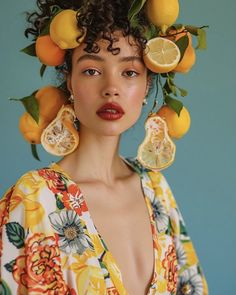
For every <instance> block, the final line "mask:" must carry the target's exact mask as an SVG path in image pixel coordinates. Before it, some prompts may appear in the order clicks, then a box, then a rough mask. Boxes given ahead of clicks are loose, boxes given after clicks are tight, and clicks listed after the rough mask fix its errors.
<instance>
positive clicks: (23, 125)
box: [19, 112, 49, 144]
mask: <svg viewBox="0 0 236 295" xmlns="http://www.w3.org/2000/svg"><path fill="white" fill-rule="evenodd" d="M48 124H49V122H47V121H45V120H43V119H42V118H39V123H38V124H37V123H36V121H35V120H34V119H33V118H32V117H31V115H30V114H29V113H28V112H25V113H24V114H23V115H22V116H21V117H20V121H19V129H20V132H21V133H22V135H23V137H24V138H25V140H26V141H28V142H29V143H32V144H33V143H34V144H38V143H40V137H41V134H42V132H43V130H44V128H45V127H46V126H47V125H48Z"/></svg>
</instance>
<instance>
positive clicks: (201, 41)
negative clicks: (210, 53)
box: [196, 29, 207, 49]
mask: <svg viewBox="0 0 236 295" xmlns="http://www.w3.org/2000/svg"><path fill="white" fill-rule="evenodd" d="M197 39H198V45H197V47H196V49H206V48H207V43H206V31H205V30H204V29H198V36H197Z"/></svg>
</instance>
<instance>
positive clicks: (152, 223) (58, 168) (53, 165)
mask: <svg viewBox="0 0 236 295" xmlns="http://www.w3.org/2000/svg"><path fill="white" fill-rule="evenodd" d="M121 159H122V160H123V161H124V162H125V164H127V165H128V166H129V167H130V168H131V169H132V170H133V171H134V172H135V173H137V174H138V176H139V178H140V184H141V189H142V193H143V197H144V200H145V204H146V206H147V209H148V215H149V224H150V226H151V232H152V242H153V247H152V249H153V257H154V268H153V273H152V278H151V280H150V283H149V288H148V292H147V294H146V295H149V294H151V291H152V289H151V287H152V286H153V284H155V282H156V269H157V251H155V246H154V245H155V244H156V239H157V230H156V226H155V221H154V220H153V212H152V210H151V204H150V203H151V200H150V198H149V197H148V196H147V194H146V193H145V189H144V188H145V180H144V178H143V176H142V174H141V172H140V171H139V170H138V169H137V167H136V166H133V165H132V163H131V162H130V161H128V160H126V159H125V158H123V157H121ZM49 168H50V169H52V170H54V171H56V172H59V173H61V174H63V175H65V176H66V178H67V179H68V180H69V181H70V182H71V183H72V184H73V185H75V186H76V187H77V189H78V190H79V191H80V197H82V198H83V202H84V203H85V205H86V208H87V214H88V216H89V219H90V220H91V223H92V225H93V227H94V229H95V233H96V234H97V235H98V237H99V239H100V240H101V245H102V247H103V249H104V251H106V252H109V253H110V257H111V259H112V261H113V263H114V264H115V268H116V271H117V272H118V274H119V277H120V280H121V283H122V293H121V294H124V295H128V294H129V293H128V292H127V289H126V287H125V285H124V281H123V277H122V273H121V270H120V268H119V264H118V263H117V261H116V259H115V257H114V256H113V254H112V252H111V251H110V250H109V248H108V247H107V244H106V242H105V240H104V239H103V237H102V235H101V234H100V232H99V229H98V228H97V227H96V225H95V223H94V221H93V218H92V216H91V214H90V211H89V207H88V204H87V202H86V196H85V195H84V194H83V192H82V191H81V189H80V187H79V184H78V183H76V182H75V181H74V180H73V178H72V177H71V176H70V175H69V174H68V173H67V172H66V171H64V169H63V168H62V167H61V166H60V164H58V163H56V162H52V163H51V165H50V166H49ZM149 189H150V188H149ZM72 209H73V210H75V209H74V208H72ZM90 225H91V224H90ZM87 228H88V227H87ZM88 231H89V228H88ZM107 268H108V271H109V266H107ZM113 283H114V286H115V287H116V288H117V290H118V291H119V294H120V291H121V285H120V283H117V282H115V281H113Z"/></svg>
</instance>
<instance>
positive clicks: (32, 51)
mask: <svg viewBox="0 0 236 295" xmlns="http://www.w3.org/2000/svg"><path fill="white" fill-rule="evenodd" d="M20 51H21V52H24V53H26V54H28V55H30V56H36V51H35V43H32V44H30V45H29V46H27V47H25V48H23V49H21V50H20Z"/></svg>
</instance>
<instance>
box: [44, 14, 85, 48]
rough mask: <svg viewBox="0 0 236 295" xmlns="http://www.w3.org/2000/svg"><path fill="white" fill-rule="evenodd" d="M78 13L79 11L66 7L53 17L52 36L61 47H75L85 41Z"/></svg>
mask: <svg viewBox="0 0 236 295" xmlns="http://www.w3.org/2000/svg"><path fill="white" fill-rule="evenodd" d="M76 14H77V11H74V10H72V9H65V10H63V11H61V12H59V13H58V14H57V15H56V16H55V17H54V18H53V19H52V22H51V24H50V37H51V38H52V40H53V42H55V43H56V44H57V45H58V46H59V47H60V48H61V49H69V48H75V47H77V46H79V44H80V43H81V42H83V39H84V35H83V36H82V35H81V34H82V32H81V31H80V30H79V28H78V26H77V19H76ZM78 37H80V39H79V41H77V38H78ZM78 42H79V43H78Z"/></svg>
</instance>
